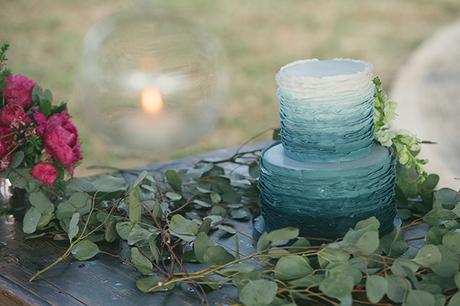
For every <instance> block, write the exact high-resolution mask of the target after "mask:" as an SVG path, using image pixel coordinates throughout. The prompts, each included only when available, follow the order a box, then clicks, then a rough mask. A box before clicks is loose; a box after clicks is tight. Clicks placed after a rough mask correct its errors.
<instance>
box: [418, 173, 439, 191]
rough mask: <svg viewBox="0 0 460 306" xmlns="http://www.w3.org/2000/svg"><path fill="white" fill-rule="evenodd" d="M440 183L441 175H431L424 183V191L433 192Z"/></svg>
mask: <svg viewBox="0 0 460 306" xmlns="http://www.w3.org/2000/svg"><path fill="white" fill-rule="evenodd" d="M438 183H439V175H437V174H430V175H428V177H427V178H426V180H425V181H424V182H423V183H422V186H421V187H422V189H423V190H425V191H431V190H433V189H434V188H435V187H436V185H438Z"/></svg>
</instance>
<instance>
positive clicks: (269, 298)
mask: <svg viewBox="0 0 460 306" xmlns="http://www.w3.org/2000/svg"><path fill="white" fill-rule="evenodd" d="M277 290H278V285H277V284H276V283H275V282H272V281H269V280H265V279H259V280H250V281H249V282H248V283H247V284H246V285H245V286H244V287H243V288H242V289H241V291H240V295H239V298H240V301H241V302H242V303H243V304H244V305H246V306H261V305H269V304H270V303H271V302H273V300H274V299H275V296H276V292H277Z"/></svg>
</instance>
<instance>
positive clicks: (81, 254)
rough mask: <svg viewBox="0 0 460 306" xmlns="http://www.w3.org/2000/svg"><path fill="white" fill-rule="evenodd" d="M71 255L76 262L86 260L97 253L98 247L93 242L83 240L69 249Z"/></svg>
mask: <svg viewBox="0 0 460 306" xmlns="http://www.w3.org/2000/svg"><path fill="white" fill-rule="evenodd" d="M71 253H72V255H73V256H74V257H75V258H76V259H77V260H80V261H83V260H88V259H91V258H93V257H94V256H96V255H97V254H98V253H99V247H98V246H97V244H95V243H94V242H92V241H90V240H88V239H85V240H81V241H79V242H78V243H77V244H75V245H74V246H73V248H72V249H71Z"/></svg>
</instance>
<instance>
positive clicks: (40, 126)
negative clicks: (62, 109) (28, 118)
mask: <svg viewBox="0 0 460 306" xmlns="http://www.w3.org/2000/svg"><path fill="white" fill-rule="evenodd" d="M32 116H33V117H34V120H35V122H36V123H37V128H36V129H37V131H38V134H39V135H40V136H43V134H44V133H45V129H46V121H47V119H46V116H45V115H43V113H41V112H39V111H38V110H36V109H33V110H32Z"/></svg>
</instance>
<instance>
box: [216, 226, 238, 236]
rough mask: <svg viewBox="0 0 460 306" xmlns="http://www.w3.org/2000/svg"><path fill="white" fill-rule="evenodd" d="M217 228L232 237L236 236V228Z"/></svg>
mask: <svg viewBox="0 0 460 306" xmlns="http://www.w3.org/2000/svg"><path fill="white" fill-rule="evenodd" d="M216 228H218V229H220V230H221V231H224V232H226V233H227V234H230V235H235V234H236V230H235V228H233V227H232V226H230V225H225V224H218V225H217V226H216Z"/></svg>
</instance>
